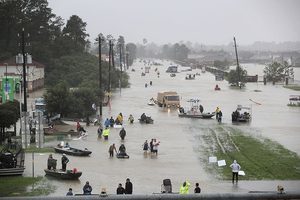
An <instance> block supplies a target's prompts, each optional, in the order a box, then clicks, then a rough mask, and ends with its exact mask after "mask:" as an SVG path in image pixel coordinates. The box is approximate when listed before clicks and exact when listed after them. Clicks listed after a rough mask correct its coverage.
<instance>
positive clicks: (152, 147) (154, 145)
mask: <svg viewBox="0 0 300 200" xmlns="http://www.w3.org/2000/svg"><path fill="white" fill-rule="evenodd" d="M159 144H160V141H158V140H157V139H151V141H150V142H149V143H148V140H146V141H145V142H144V144H143V150H144V153H148V151H150V153H151V154H155V155H157V154H158V146H159Z"/></svg>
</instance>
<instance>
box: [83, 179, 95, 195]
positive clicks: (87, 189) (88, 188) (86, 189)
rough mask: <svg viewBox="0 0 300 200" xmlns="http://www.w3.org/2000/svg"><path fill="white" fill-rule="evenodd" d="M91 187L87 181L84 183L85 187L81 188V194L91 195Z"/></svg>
mask: <svg viewBox="0 0 300 200" xmlns="http://www.w3.org/2000/svg"><path fill="white" fill-rule="evenodd" d="M92 190H93V188H92V186H91V185H90V183H89V182H88V181H87V182H86V183H85V185H84V186H83V194H84V195H91V194H92Z"/></svg>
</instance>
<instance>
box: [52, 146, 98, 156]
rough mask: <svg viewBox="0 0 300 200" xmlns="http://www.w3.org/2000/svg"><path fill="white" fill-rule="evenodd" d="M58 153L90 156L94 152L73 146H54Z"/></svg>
mask: <svg viewBox="0 0 300 200" xmlns="http://www.w3.org/2000/svg"><path fill="white" fill-rule="evenodd" d="M54 150H55V152H56V153H65V154H68V155H72V156H89V155H90V154H91V153H92V152H91V151H89V150H88V149H83V150H82V149H76V148H72V147H67V148H66V147H62V148H61V147H54Z"/></svg>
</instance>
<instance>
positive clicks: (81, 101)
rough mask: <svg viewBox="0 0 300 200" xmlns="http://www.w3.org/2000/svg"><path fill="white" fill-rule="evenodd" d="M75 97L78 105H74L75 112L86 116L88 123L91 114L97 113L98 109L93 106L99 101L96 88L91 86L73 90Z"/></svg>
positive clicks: (80, 115)
mask: <svg viewBox="0 0 300 200" xmlns="http://www.w3.org/2000/svg"><path fill="white" fill-rule="evenodd" d="M73 95H74V97H75V98H73V99H74V102H75V103H76V107H74V108H73V109H74V111H75V113H77V114H78V116H79V117H84V118H85V119H86V121H87V125H88V124H89V121H90V116H91V115H93V114H95V113H96V110H94V109H93V108H92V105H93V104H94V103H95V104H96V102H97V96H96V94H95V90H93V89H91V88H79V89H78V90H75V91H74V92H73Z"/></svg>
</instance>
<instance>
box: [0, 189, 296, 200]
mask: <svg viewBox="0 0 300 200" xmlns="http://www.w3.org/2000/svg"><path fill="white" fill-rule="evenodd" d="M32 199H33V200H34V199H42V200H59V199H107V200H112V199H113V200H123V199H132V200H138V199H140V200H169V199H183V200H184V199H189V200H198V199H199V200H200V199H206V200H212V199H217V200H218V199H228V200H229V199H230V200H239V199H241V200H250V199H251V200H265V199H300V191H298V192H287V193H284V194H278V193H276V192H265V193H259V192H258V193H222V194H218V193H214V194H186V195H179V194H153V195H107V196H99V195H82V196H72V197H71V196H68V197H67V196H63V197H4V198H1V200H32Z"/></svg>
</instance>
